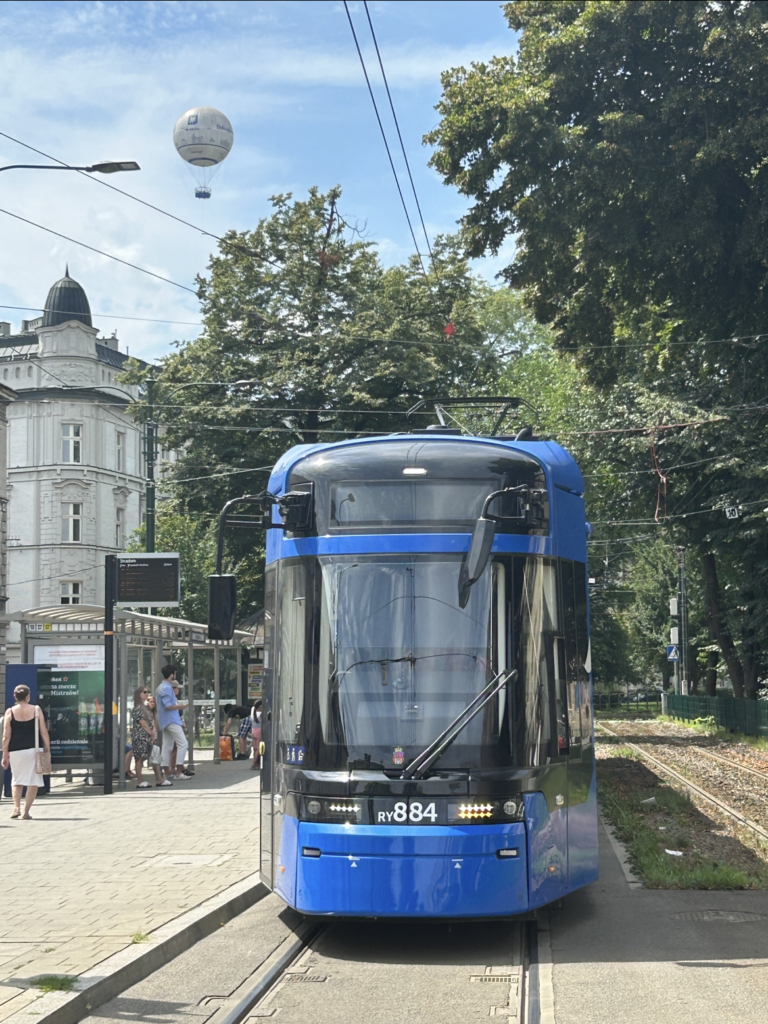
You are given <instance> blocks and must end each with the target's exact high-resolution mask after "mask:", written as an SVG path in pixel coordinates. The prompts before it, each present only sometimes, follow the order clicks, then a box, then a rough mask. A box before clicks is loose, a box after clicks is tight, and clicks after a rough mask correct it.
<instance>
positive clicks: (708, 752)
mask: <svg viewBox="0 0 768 1024" xmlns="http://www.w3.org/2000/svg"><path fill="white" fill-rule="evenodd" d="M692 749H693V750H696V751H698V752H699V753H701V754H706V755H707V757H713V758H714V759H715V760H716V761H722V762H723V764H729V765H732V766H733V767H734V768H741V770H742V771H743V772H750V773H751V774H752V775H756V776H757V777H758V778H759V779H762V780H763V781H764V782H768V772H761V771H759V770H758V769H757V768H748V767H747V765H745V764H742V763H741V762H740V761H734V760H732V759H731V758H730V757H723V755H722V754H715V753H713V751H711V750H707V749H706V748H705V747H693V748H692Z"/></svg>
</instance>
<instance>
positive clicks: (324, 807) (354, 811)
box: [298, 796, 364, 825]
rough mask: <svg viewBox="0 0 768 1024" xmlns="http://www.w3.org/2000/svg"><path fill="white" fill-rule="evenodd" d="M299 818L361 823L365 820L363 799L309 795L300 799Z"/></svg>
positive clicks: (343, 823) (351, 823)
mask: <svg viewBox="0 0 768 1024" xmlns="http://www.w3.org/2000/svg"><path fill="white" fill-rule="evenodd" d="M298 810H299V818H300V819H301V820H302V821H317V822H321V821H322V822H333V823H335V824H339V825H354V824H360V823H361V822H362V821H363V810H364V806H363V801H361V800H350V799H349V798H348V797H347V798H344V797H326V798H323V797H308V796H302V797H301V798H300V800H299V808H298Z"/></svg>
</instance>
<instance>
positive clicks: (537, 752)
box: [516, 558, 559, 765]
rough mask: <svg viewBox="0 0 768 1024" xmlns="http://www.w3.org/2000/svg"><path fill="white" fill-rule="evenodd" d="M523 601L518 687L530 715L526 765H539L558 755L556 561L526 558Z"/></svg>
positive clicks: (526, 724) (524, 739)
mask: <svg viewBox="0 0 768 1024" xmlns="http://www.w3.org/2000/svg"><path fill="white" fill-rule="evenodd" d="M516 575H517V574H516ZM519 601H520V604H519V611H518V621H519V646H518V657H517V669H518V673H519V682H520V684H521V685H520V686H519V689H518V692H519V693H520V695H521V697H522V701H523V708H524V718H525V721H524V725H523V730H524V731H523V736H522V743H523V750H522V751H521V752H520V753H521V754H522V760H523V763H524V764H527V765H540V764H546V763H547V762H548V761H549V760H550V759H551V758H552V757H554V756H556V754H557V746H556V742H553V739H554V738H555V737H556V736H557V728H558V726H557V721H558V715H557V705H556V694H555V678H556V669H555V645H554V633H555V632H556V631H557V630H558V625H559V619H558V607H557V574H556V566H555V563H554V562H552V561H551V560H548V559H546V560H545V559H542V558H528V559H526V560H525V568H524V571H523V577H522V581H521V588H520V596H519Z"/></svg>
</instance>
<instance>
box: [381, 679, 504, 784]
mask: <svg viewBox="0 0 768 1024" xmlns="http://www.w3.org/2000/svg"><path fill="white" fill-rule="evenodd" d="M516 677H517V669H516V668H515V669H512V671H511V672H499V673H498V675H495V676H494V677H493V679H492V680H491V681H490V683H488V685H487V686H486V687H484V689H482V690H481V691H480V693H478V695H477V696H476V697H475V698H474V699H473V700H472V701H470V703H469V704H467V706H466V707H465V708H464V710H463V711H462V712H461V714H459V715H457V716H456V718H454V720H453V721H452V722H451V724H450V725H449V726H448V728H447V729H443V731H442V732H441V733H440V735H439V736H437V737H436V738H435V739H434V740H432V742H431V743H430V744H429V746H428V747H425V748H424V750H422V752H421V753H420V754H417V755H416V757H415V758H414V759H413V760H412V761H411V763H410V764H409V765H408V767H407V768H406V769H405V771H404V772H403V773H402V775H401V776H400V778H401V779H423V778H424V776H425V775H426V773H427V772H428V771H429V769H430V768H431V767H432V765H433V764H434V763H435V761H437V760H438V758H440V757H442V756H443V754H444V753H445V752H446V750H447V749H448V747H450V745H451V744H452V743H453V741H454V740H455V739H456V737H457V736H458V735H459V733H460V732H461V731H462V729H463V728H464V727H465V726H466V725H469V723H470V722H471V721H472V719H473V718H474V717H475V715H477V714H479V712H480V711H482V710H483V708H484V707H485V705H486V704H487V703H488V702H489V701H490V700H492V699H493V698H494V697H495V696H496V694H497V693H498V692H499V691H500V690H503V689H504V687H505V686H506V685H507V683H508V682H509V681H510V680H514V679H515V678H516Z"/></svg>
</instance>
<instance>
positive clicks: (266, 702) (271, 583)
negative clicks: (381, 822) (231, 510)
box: [259, 565, 277, 889]
mask: <svg viewBox="0 0 768 1024" xmlns="http://www.w3.org/2000/svg"><path fill="white" fill-rule="evenodd" d="M276 574H277V570H276V566H274V565H271V566H269V567H268V568H267V572H266V577H265V581H264V683H263V692H262V705H261V740H262V743H263V744H264V756H263V757H262V759H261V803H260V812H261V813H260V828H259V838H260V845H261V868H260V874H261V880H262V882H264V884H265V885H268V886H269V888H270V889H272V888H274V867H273V858H272V847H273V840H272V831H273V829H272V801H273V795H274V777H275V746H274V736H275V730H274V728H273V723H272V718H273V704H274V696H273V695H274V679H275V670H274V658H275V578H276Z"/></svg>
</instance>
